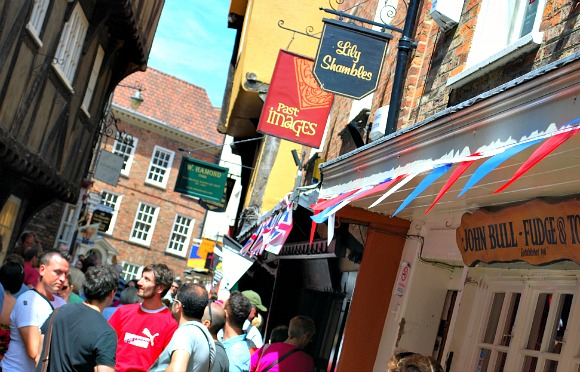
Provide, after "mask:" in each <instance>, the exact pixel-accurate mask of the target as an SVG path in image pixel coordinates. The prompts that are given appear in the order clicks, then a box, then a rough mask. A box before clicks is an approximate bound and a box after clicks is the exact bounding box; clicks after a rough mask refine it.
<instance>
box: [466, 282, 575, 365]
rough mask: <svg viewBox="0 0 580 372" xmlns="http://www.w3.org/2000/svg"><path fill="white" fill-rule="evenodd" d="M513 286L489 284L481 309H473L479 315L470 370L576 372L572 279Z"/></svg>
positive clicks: (475, 315) (503, 283) (475, 314)
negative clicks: (471, 368) (475, 343)
mask: <svg viewBox="0 0 580 372" xmlns="http://www.w3.org/2000/svg"><path fill="white" fill-rule="evenodd" d="M505 280H508V281H509V279H508V278H506V279H505ZM515 281H517V282H519V285H514V284H513V283H511V284H506V282H502V281H499V280H498V282H496V283H493V282H492V283H491V284H490V287H489V289H488V290H486V291H485V292H484V294H482V296H483V297H484V298H485V300H484V301H483V302H482V303H481V305H483V306H481V307H479V306H478V305H479V304H476V307H478V308H479V309H480V310H481V311H474V314H473V316H474V317H475V318H477V320H476V321H475V323H477V324H478V326H477V327H478V328H479V332H478V334H479V336H478V339H479V342H478V343H477V345H476V349H475V350H474V359H475V360H474V361H473V364H474V367H475V368H473V370H478V371H504V370H505V371H571V370H575V371H577V370H578V367H579V366H580V363H579V362H580V359H578V357H577V356H578V355H577V354H576V353H578V322H577V319H578V317H579V316H580V308H579V307H578V306H575V304H574V302H575V298H577V297H578V292H580V289H579V288H578V286H577V283H576V279H575V278H574V279H561V278H557V279H554V280H551V279H550V278H542V279H530V280H528V281H527V282H525V283H524V282H523V281H521V280H515ZM515 281H514V282H515ZM475 318H474V319H475ZM575 319H576V320H575Z"/></svg>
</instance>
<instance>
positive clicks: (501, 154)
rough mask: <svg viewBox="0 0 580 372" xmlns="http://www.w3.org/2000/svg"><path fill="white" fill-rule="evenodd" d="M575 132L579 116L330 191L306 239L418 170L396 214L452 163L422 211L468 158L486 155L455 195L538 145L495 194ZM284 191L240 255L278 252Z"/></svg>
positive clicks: (287, 204) (287, 220)
mask: <svg viewBox="0 0 580 372" xmlns="http://www.w3.org/2000/svg"><path fill="white" fill-rule="evenodd" d="M579 131H580V118H577V119H575V120H572V121H570V122H568V123H566V124H565V125H564V126H562V128H560V129H559V130H557V131H554V132H552V133H548V134H542V135H540V136H536V137H531V138H529V139H526V140H523V141H520V142H517V143H513V144H510V145H506V146H503V147H499V148H495V149H492V150H489V151H478V152H475V153H473V154H470V155H468V156H463V157H459V158H454V159H443V160H434V161H428V162H425V164H423V165H422V166H421V167H420V168H419V169H417V170H415V171H413V172H411V173H405V172H402V173H401V174H395V175H393V176H391V177H389V178H387V179H385V180H382V181H381V182H378V183H375V184H371V185H365V186H363V187H360V188H357V189H354V190H349V191H346V192H343V193H341V194H339V195H335V196H333V197H330V198H326V199H321V200H318V202H316V203H315V204H312V205H311V206H310V208H311V209H312V210H313V211H314V214H313V215H312V216H311V217H310V218H311V219H312V229H311V232H310V244H312V242H313V239H314V232H315V229H316V225H317V224H320V223H323V222H327V226H328V233H327V240H328V244H330V242H331V241H332V239H333V237H334V221H335V216H336V213H337V212H338V211H339V210H341V209H342V208H344V207H345V206H347V205H348V204H350V203H352V202H354V201H356V200H359V199H362V198H366V197H370V196H372V195H375V194H380V193H383V194H382V195H381V196H380V197H379V198H378V199H377V200H375V201H374V202H373V203H372V204H371V205H370V206H369V207H368V208H369V209H371V208H374V207H375V206H377V205H378V204H380V203H381V202H383V201H384V200H385V199H387V198H388V197H389V196H391V195H392V194H394V193H395V192H396V191H397V190H399V189H400V188H402V187H403V186H404V185H406V184H407V183H409V182H410V181H411V180H413V179H414V178H415V177H417V176H418V175H420V174H424V173H427V172H428V174H427V176H426V177H425V178H424V179H423V180H422V181H421V182H420V183H419V184H418V185H417V187H416V188H415V189H414V190H413V191H412V192H411V193H410V194H409V195H408V196H407V198H405V200H404V201H403V202H402V203H401V205H400V206H399V207H398V208H397V210H396V211H395V212H394V213H393V216H396V215H397V214H398V213H399V212H400V211H401V210H403V209H404V208H405V207H407V206H408V205H409V204H410V203H411V202H412V201H413V200H414V199H415V198H416V197H418V196H419V195H420V194H421V193H422V192H423V191H425V190H426V189H427V188H428V187H429V186H430V185H431V184H433V183H434V182H435V181H437V180H438V179H440V178H441V177H443V176H444V175H445V174H447V172H448V171H450V170H451V169H452V168H454V169H453V171H452V172H451V175H450V176H449V178H448V179H447V181H446V182H445V184H444V185H443V187H442V188H441V190H440V191H439V193H438V194H437V196H436V197H435V199H434V200H433V202H432V203H431V205H430V206H429V208H427V209H426V210H425V212H424V213H425V214H427V213H429V212H430V211H431V209H433V207H434V206H435V205H436V204H437V203H438V202H439V200H440V199H441V198H442V197H443V196H444V195H445V194H446V193H447V191H449V189H450V188H451V187H452V186H453V184H454V183H455V182H456V181H457V180H458V179H459V178H460V177H461V176H462V175H463V174H464V173H465V172H466V171H467V169H469V168H470V167H471V166H472V165H473V163H475V162H476V161H478V160H481V159H487V160H486V161H484V162H483V163H482V164H481V165H480V166H479V167H478V168H477V169H476V170H475V172H474V173H473V174H472V175H471V177H470V178H469V179H468V181H467V183H466V184H465V185H464V187H463V188H462V190H461V191H460V193H459V194H458V197H460V196H462V195H464V194H465V193H466V192H467V191H469V189H471V188H472V187H473V186H475V185H476V184H477V183H478V182H479V181H481V180H482V179H483V178H484V177H485V176H487V175H488V174H489V173H491V172H492V171H493V170H494V169H496V168H497V167H498V166H500V165H501V164H502V163H504V162H505V161H506V160H508V159H510V158H511V157H513V156H515V155H516V154H518V153H520V152H522V151H524V150H526V149H528V148H530V147H532V146H534V145H537V144H539V143H540V142H542V143H541V145H540V146H538V148H537V149H536V150H535V151H534V152H533V153H532V155H531V156H530V157H529V158H528V159H527V160H526V161H525V162H524V163H523V164H522V165H521V166H520V168H519V169H518V170H517V171H516V172H515V173H514V175H513V176H512V177H511V178H510V179H509V180H508V181H507V182H506V183H505V184H503V185H502V186H501V187H499V188H498V189H497V190H495V191H494V192H493V193H494V194H498V193H500V192H502V191H503V190H505V189H506V188H507V187H508V186H510V185H511V184H512V183H514V182H515V181H516V180H517V179H518V178H520V177H521V176H522V175H524V174H525V173H526V172H528V171H529V170H530V169H531V168H533V167H534V166H535V165H536V164H538V163H539V162H540V161H541V160H542V159H544V158H545V157H546V156H548V155H549V154H550V153H552V152H553V151H554V150H556V149H557V148H558V147H559V146H560V145H562V144H563V143H564V142H566V141H567V140H568V139H570V138H572V137H573V136H574V135H576V134H577V133H578V132H579ZM290 195H291V194H288V195H286V196H285V197H284V199H283V200H282V202H281V206H280V208H278V209H277V210H276V211H274V212H273V213H272V214H271V215H270V216H268V217H267V218H266V219H265V220H264V221H262V223H261V224H260V225H259V226H258V228H257V229H256V230H255V231H254V233H253V234H252V235H251V236H250V238H249V239H248V241H247V242H246V244H244V246H243V248H242V249H241V250H240V254H241V255H242V256H249V257H254V256H259V255H262V254H263V253H264V252H265V251H267V252H271V253H274V254H278V253H280V250H281V249H282V247H283V246H284V243H285V242H286V239H287V238H288V235H290V232H291V230H292V226H293V220H292V209H293V208H292V207H293V202H292V201H291V200H290Z"/></svg>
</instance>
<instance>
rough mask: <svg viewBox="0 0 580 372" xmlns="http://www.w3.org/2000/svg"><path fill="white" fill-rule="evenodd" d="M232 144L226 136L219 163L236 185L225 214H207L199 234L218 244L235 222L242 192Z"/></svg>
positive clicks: (238, 166)
mask: <svg viewBox="0 0 580 372" xmlns="http://www.w3.org/2000/svg"><path fill="white" fill-rule="evenodd" d="M232 142H233V137H230V136H226V138H225V141H224V146H223V147H222V154H221V157H220V163H219V165H220V166H222V167H225V168H228V169H229V172H228V173H229V177H232V178H234V179H236V184H235V186H234V189H233V190H232V196H231V197H230V201H229V203H228V206H227V208H226V211H225V212H222V213H216V212H207V214H206V217H205V222H204V225H203V231H202V234H201V236H202V237H203V238H207V239H211V240H215V241H219V242H221V241H222V237H223V236H224V235H225V234H226V233H227V232H228V229H229V227H230V226H231V225H233V224H234V222H235V219H236V213H237V210H238V205H239V204H240V195H241V191H242V184H241V181H240V174H241V170H242V167H241V164H242V163H241V160H240V157H239V155H234V154H233V153H232V148H231V147H230V144H231V143H232Z"/></svg>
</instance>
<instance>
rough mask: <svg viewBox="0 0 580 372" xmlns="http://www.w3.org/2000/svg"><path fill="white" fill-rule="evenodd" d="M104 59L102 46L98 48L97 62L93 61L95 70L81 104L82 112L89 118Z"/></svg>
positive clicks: (92, 72)
mask: <svg viewBox="0 0 580 372" xmlns="http://www.w3.org/2000/svg"><path fill="white" fill-rule="evenodd" d="M104 58H105V50H104V49H103V47H102V46H101V45H99V46H98V47H97V53H96V54H95V60H94V61H93V68H92V70H91V75H90V77H89V82H88V84H87V89H86V90H85V96H84V98H83V103H82V104H81V110H83V111H84V112H85V114H86V115H87V116H88V117H89V118H90V117H91V114H90V108H91V102H92V101H93V95H94V93H95V87H96V86H97V80H98V78H99V73H100V72H101V66H102V64H103V59H104Z"/></svg>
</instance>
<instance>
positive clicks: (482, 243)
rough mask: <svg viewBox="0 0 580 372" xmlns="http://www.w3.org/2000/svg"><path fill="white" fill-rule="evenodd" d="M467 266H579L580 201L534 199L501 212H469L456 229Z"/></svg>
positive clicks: (459, 245)
mask: <svg viewBox="0 0 580 372" xmlns="http://www.w3.org/2000/svg"><path fill="white" fill-rule="evenodd" d="M456 237H457V246H458V247H459V250H460V251H461V255H462V256H463V261H464V262H465V264H466V265H468V266H475V265H476V264H477V263H479V262H485V263H495V262H515V261H524V262H527V263H529V264H532V265H542V264H548V263H553V262H558V261H565V260H569V261H573V262H575V263H577V264H580V201H578V200H571V201H567V202H563V203H555V204H552V203H548V202H545V201H543V200H534V201H531V202H528V203H525V204H522V205H520V206H517V207H512V208H508V209H505V210H502V211H500V212H494V213H492V212H486V211H477V212H474V213H466V214H464V215H463V217H462V218H461V225H460V226H459V228H458V229H457V230H456Z"/></svg>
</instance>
